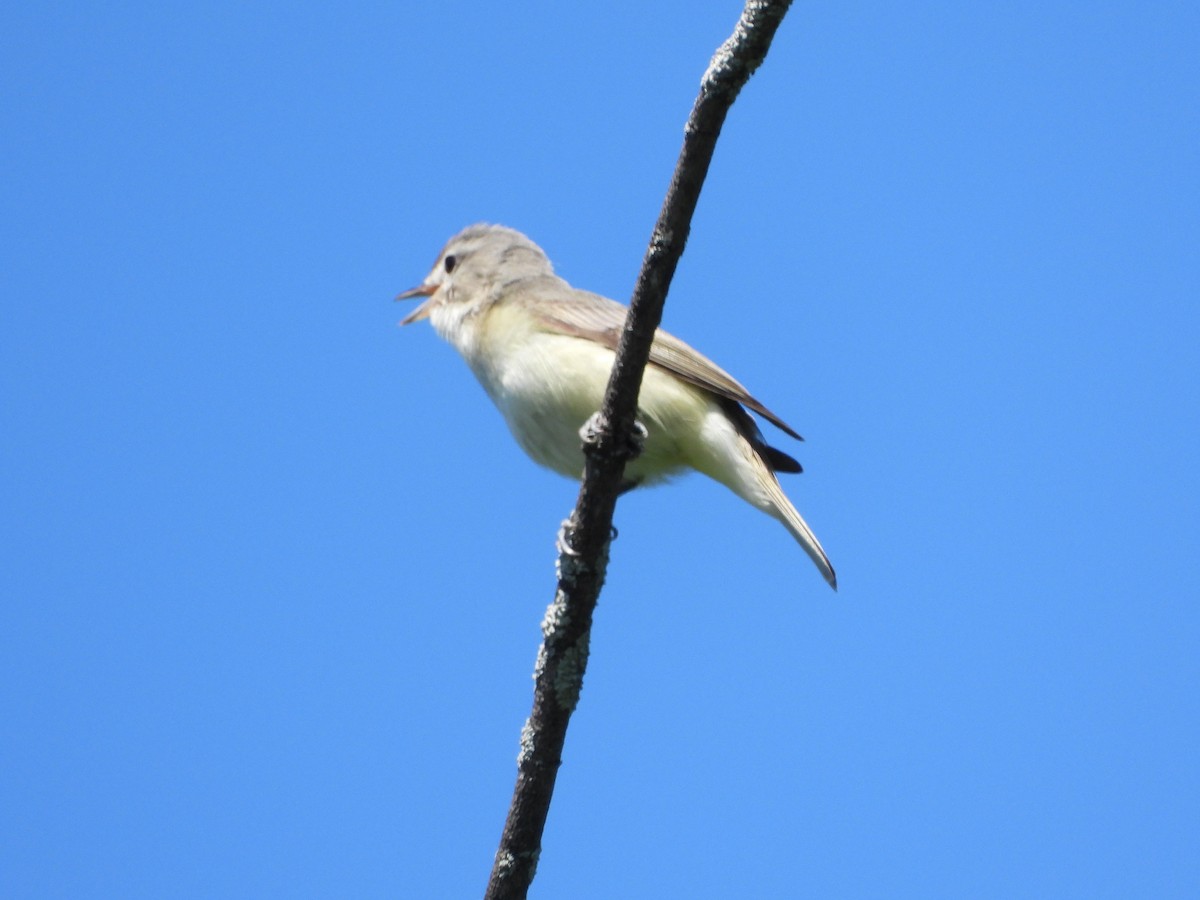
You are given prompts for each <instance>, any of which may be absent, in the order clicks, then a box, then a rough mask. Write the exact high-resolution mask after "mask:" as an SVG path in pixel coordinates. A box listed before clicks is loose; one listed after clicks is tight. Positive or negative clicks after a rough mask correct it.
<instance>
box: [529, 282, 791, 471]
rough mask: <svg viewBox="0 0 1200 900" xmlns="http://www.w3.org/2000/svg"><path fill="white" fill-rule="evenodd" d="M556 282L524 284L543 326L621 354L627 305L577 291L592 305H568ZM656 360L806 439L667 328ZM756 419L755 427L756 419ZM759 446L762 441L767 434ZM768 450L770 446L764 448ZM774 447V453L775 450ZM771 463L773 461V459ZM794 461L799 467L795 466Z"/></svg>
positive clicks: (653, 355)
mask: <svg viewBox="0 0 1200 900" xmlns="http://www.w3.org/2000/svg"><path fill="white" fill-rule="evenodd" d="M554 280H555V281H556V282H557V283H556V284H555V285H553V288H552V289H551V286H550V285H547V290H545V291H538V290H530V288H532V287H533V286H532V285H529V284H526V285H523V286H522V288H523V290H522V295H523V299H524V300H525V301H526V302H528V301H530V300H532V301H533V304H534V306H535V309H536V311H537V315H538V318H539V319H540V320H541V321H542V323H543V324H544V325H545V326H546V327H547V328H548V329H551V330H553V331H558V332H561V333H563V334H571V335H575V336H576V337H582V338H587V339H588V340H592V341H596V342H597V343H599V344H603V345H604V346H605V347H608V348H609V349H611V350H614V351H615V350H616V349H617V342H618V341H619V340H620V339H621V330H622V329H623V328H624V327H625V313H626V312H627V309H626V307H624V306H622V305H621V304H620V303H617V302H616V301H615V300H609V299H608V298H607V297H601V296H600V295H598V294H586V293H585V292H584V291H573V293H574V294H575V295H582V296H581V299H586V301H587V302H580V303H575V302H569V301H563V300H562V299H559V298H561V289H562V288H561V286H562V282H561V281H558V279H554ZM539 295H540V296H539ZM650 362H651V363H653V364H654V365H656V366H658V367H659V368H661V369H665V370H667V371H668V372H671V373H672V374H674V375H676V376H678V377H679V378H682V379H683V380H684V381H687V382H689V383H690V384H694V385H696V386H697V387H700V388H703V389H704V390H706V391H711V392H712V393H714V394H716V395H717V396H718V397H724V398H725V399H727V400H732V401H734V403H740V404H742V405H743V406H746V407H747V408H749V409H752V410H754V411H755V412H756V413H758V414H759V415H760V416H762V417H763V418H764V419H766V420H767V421H768V422H770V423H771V424H772V425H775V426H776V427H777V428H780V429H781V430H783V431H784V432H786V433H787V434H790V435H791V436H792V437H794V438H796V440H798V441H802V440H804V438H802V437H800V435H799V434H797V433H796V432H795V431H794V430H793V429H792V428H791V427H790V426H789V425H788V424H787V423H786V422H784V421H783V419H781V418H779V416H777V415H775V413H773V412H771V411H770V410H769V409H767V408H766V407H765V406H763V405H762V404H761V403H759V402H758V401H757V400H756V399H754V397H752V396H751V395H750V392H749V391H747V390H746V389H745V388H744V387H742V385H741V384H740V383H739V382H738V381H737V380H736V379H735V378H734V377H733V376H732V375H730V374H729V373H728V372H726V371H725V370H724V369H722V368H721V367H720V366H718V365H717V364H716V363H714V362H713V361H712V360H710V359H708V358H707V357H705V356H702V355H701V354H699V353H697V352H696V351H695V350H693V349H692V348H691V347H689V346H688V345H687V344H685V343H684V342H683V341H681V340H679V338H677V337H675V336H674V335H671V334H668V333H667V332H665V331H663V330H662V329H661V328H660V329H658V331H657V332H656V333H655V335H654V343H653V344H652V345H651V347H650ZM747 419H749V417H747ZM750 421H751V424H753V420H750ZM756 430H757V429H756ZM759 442H760V443H761V442H762V438H761V436H760V437H759ZM763 446H764V447H765V446H766V445H765V444H763ZM769 449H772V450H773V448H769ZM773 452H774V453H776V454H778V457H780V458H782V460H781V461H783V460H786V461H787V462H786V463H785V464H784V465H779V466H775V468H777V469H778V470H779V471H781V472H789V471H799V464H798V463H797V462H796V461H795V460H793V459H792V458H791V457H790V456H787V454H784V453H780V452H779V451H777V450H773ZM768 461H769V462H770V461H771V460H770V459H769V458H768ZM788 463H790V465H791V466H794V467H795V468H794V469H793V468H790V467H789V466H788Z"/></svg>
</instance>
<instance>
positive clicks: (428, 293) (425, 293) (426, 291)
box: [396, 284, 437, 325]
mask: <svg viewBox="0 0 1200 900" xmlns="http://www.w3.org/2000/svg"><path fill="white" fill-rule="evenodd" d="M436 290H437V285H433V284H418V285H417V286H416V287H415V288H409V289H408V290H407V291H401V292H400V293H399V294H397V295H396V299H397V300H411V299H412V298H413V297H428V298H432V297H433V293H434V291H436ZM432 306H433V300H432V299H427V300H426V301H425V302H424V303H422V304H421V305H420V306H418V307H417V308H416V309H414V310H413V311H412V312H410V313H409V314H408V315H407V316H405V317H404V318H403V319H401V320H400V324H401V325H409V324H411V323H413V322H420V321H421V320H422V319H425V318H428V317H429V311H430V309H431V308H432Z"/></svg>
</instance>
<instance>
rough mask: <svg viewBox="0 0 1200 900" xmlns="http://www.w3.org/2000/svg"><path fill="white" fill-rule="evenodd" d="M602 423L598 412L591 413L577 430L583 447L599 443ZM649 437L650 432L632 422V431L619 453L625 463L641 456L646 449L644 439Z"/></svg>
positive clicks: (635, 420) (636, 421)
mask: <svg viewBox="0 0 1200 900" xmlns="http://www.w3.org/2000/svg"><path fill="white" fill-rule="evenodd" d="M601 425H602V421H601V418H600V413H599V412H594V413H592V414H591V415H590V416H589V417H588V420H587V421H586V422H584V423H583V426H582V427H581V428H580V429H579V437H580V439H582V441H583V445H584V446H585V447H594V446H596V444H597V443H599V441H600V433H601ZM649 436H650V432H648V431H647V430H646V426H645V425H643V424H642V423H641V422H640V421H639V420H637V419H634V420H633V431H632V432H631V433H630V435H629V440H628V441H626V443H625V446H624V447H622V448H621V453H622V455H623V456H624V457H625V460H626V461H629V460H631V459H637V458H638V457H639V456H641V455H642V451H643V450H644V449H645V448H646V439H647V438H648V437H649Z"/></svg>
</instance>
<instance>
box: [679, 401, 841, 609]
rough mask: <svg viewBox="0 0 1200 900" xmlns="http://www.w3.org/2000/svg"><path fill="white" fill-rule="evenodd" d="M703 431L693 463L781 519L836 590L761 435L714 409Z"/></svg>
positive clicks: (821, 551) (824, 559)
mask: <svg viewBox="0 0 1200 900" xmlns="http://www.w3.org/2000/svg"><path fill="white" fill-rule="evenodd" d="M703 434H704V438H705V439H704V441H703V442H702V444H701V446H702V447H703V453H702V454H700V455H699V457H698V459H697V461H696V462H695V463H693V464H694V465H695V467H696V468H697V469H699V470H700V471H701V472H704V473H705V474H706V475H708V476H709V477H711V478H714V479H716V480H717V481H719V482H721V483H722V484H724V485H725V486H726V487H728V488H730V489H731V490H732V491H733V492H734V493H735V494H737V495H738V496H739V497H741V498H742V499H743V500H745V501H746V502H747V503H750V504H752V505H753V506H754V507H756V508H757V509H760V510H762V511H763V512H765V513H766V514H767V515H769V516H771V517H772V518H775V519H778V520H779V521H780V522H782V523H783V525H784V527H785V528H787V530H788V531H790V532H791V533H792V537H794V538H795V539H796V542H797V543H798V544H799V545H800V546H801V547H803V548H804V552H805V553H807V554H808V557H809V559H811V560H812V561H813V562H814V563H815V564H816V566H817V568H818V569H819V570H820V571H821V575H822V576H824V578H825V580H826V581H827V582H829V586H830V587H832V588H833V589H834V590H835V591H836V590H837V575H836V574H835V573H834V571H833V566H832V565H830V563H829V557H828V556H826V555H825V551H824V549H822V547H821V542H820V541H818V540H817V536H816V535H815V534H813V533H812V529H811V528H809V527H808V523H807V522H805V521H804V518H803V517H802V516H801V515H800V513H798V512H797V511H796V507H794V506H792V501H791V500H789V499H788V498H787V495H786V494H785V493H784V492H783V488H781V487H780V486H779V479H777V478H776V477H775V472H774V471H773V467H772V465H771V461H770V457H769V454H766V453H764V452H763V449H762V448H763V447H765V444H762V441H761V438H759V439H758V440H751V439H749V438H747V436H746V434H745V433H744V432H743V430H742V429H739V428H738V427H737V425H736V423H735V422H734V421H733V420H732V419H731V418H730V417H729V416H728V415H727V414H725V413H723V412H720V411H719V410H716V409H714V411H713V413H712V414H710V415H709V416H708V418H707V419H706V420H705V424H704V432H703ZM758 444H762V447H759V446H756V445H758ZM780 455H782V454H780ZM784 458H785V459H790V457H784ZM792 464H793V465H795V469H790V468H789V469H786V470H784V471H799V468H800V467H799V464H798V463H795V462H794V461H792Z"/></svg>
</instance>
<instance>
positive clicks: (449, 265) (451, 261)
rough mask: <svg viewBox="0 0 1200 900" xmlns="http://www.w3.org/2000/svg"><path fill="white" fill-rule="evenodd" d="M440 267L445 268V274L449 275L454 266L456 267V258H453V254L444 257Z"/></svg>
mask: <svg viewBox="0 0 1200 900" xmlns="http://www.w3.org/2000/svg"><path fill="white" fill-rule="evenodd" d="M442 265H444V266H445V267H446V274H447V275H449V274H450V273H451V272H453V271H454V267H455V266H456V265H458V257H457V256H455V255H454V254H453V253H451V254H450V255H449V256H447V257H446V259H445V261H444V262H443V263H442Z"/></svg>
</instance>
